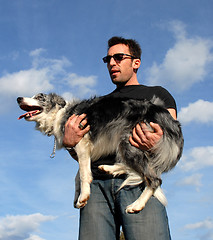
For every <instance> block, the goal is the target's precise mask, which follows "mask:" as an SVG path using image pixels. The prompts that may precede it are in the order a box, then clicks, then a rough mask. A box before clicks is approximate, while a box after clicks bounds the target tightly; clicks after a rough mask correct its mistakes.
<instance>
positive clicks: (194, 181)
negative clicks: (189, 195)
mask: <svg viewBox="0 0 213 240" xmlns="http://www.w3.org/2000/svg"><path fill="white" fill-rule="evenodd" d="M201 179H202V174H199V173H197V174H194V175H191V176H189V177H186V178H184V179H182V180H180V181H178V183H177V185H179V186H186V185H190V186H195V187H196V190H197V191H199V188H200V187H201V186H202V184H201Z"/></svg>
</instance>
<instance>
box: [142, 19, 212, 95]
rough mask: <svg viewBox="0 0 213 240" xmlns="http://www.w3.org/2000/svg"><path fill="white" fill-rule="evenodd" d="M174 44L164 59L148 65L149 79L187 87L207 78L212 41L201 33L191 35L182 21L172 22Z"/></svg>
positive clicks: (177, 87) (184, 88)
mask: <svg viewBox="0 0 213 240" xmlns="http://www.w3.org/2000/svg"><path fill="white" fill-rule="evenodd" d="M169 30H170V31H172V32H173V34H174V37H175V41H176V42H175V44H174V46H173V47H172V48H170V49H169V50H168V51H167V53H166V55H165V57H164V59H163V61H162V63H160V64H157V63H156V62H154V63H153V65H152V66H151V67H150V68H149V69H147V71H146V74H147V79H148V82H149V84H152V85H158V84H160V85H162V84H163V85H168V86H170V87H173V88H175V89H176V90H179V91H180V90H181V91H182V90H186V89H188V88H190V87H191V86H192V85H193V84H195V83H198V82H202V81H204V79H205V77H206V75H207V73H208V66H209V64H210V63H212V62H213V54H212V53H211V50H212V48H213V42H212V41H211V40H209V39H204V38H201V37H197V36H195V37H189V36H187V33H186V31H185V26H184V24H183V23H182V22H179V21H173V22H171V23H170V24H169Z"/></svg>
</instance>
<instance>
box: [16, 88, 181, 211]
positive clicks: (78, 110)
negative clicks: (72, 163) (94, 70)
mask: <svg viewBox="0 0 213 240" xmlns="http://www.w3.org/2000/svg"><path fill="white" fill-rule="evenodd" d="M17 102H18V104H19V107H20V108H21V109H22V110H24V111H26V113H24V114H23V115H21V116H20V117H19V119H22V118H25V120H27V121H35V122H36V129H37V130H39V131H41V132H42V133H44V134H45V135H48V136H52V135H54V136H55V140H56V146H57V149H61V148H63V147H64V146H63V136H64V126H65V123H66V121H67V120H68V118H69V117H70V116H71V115H72V114H76V115H80V114H82V113H85V114H86V118H87V122H88V124H89V125H90V131H89V132H88V133H87V134H85V135H84V137H83V138H82V139H81V141H80V142H79V143H78V144H77V145H76V146H75V148H74V149H75V151H76V153H77V156H78V162H79V175H80V194H79V196H78V199H77V203H76V207H77V208H82V207H84V206H85V205H86V204H87V201H88V199H89V196H90V184H91V182H92V173H91V162H94V161H97V160H98V159H99V158H100V157H102V156H107V155H109V154H114V153H116V163H115V164H114V165H101V166H99V169H101V170H103V171H105V172H107V173H109V174H112V175H113V176H117V175H121V174H126V175H127V177H126V180H125V181H124V183H123V184H122V186H121V187H120V189H121V188H122V187H124V186H125V185H131V184H132V185H137V184H139V183H141V182H145V186H146V187H145V189H144V190H143V192H142V194H141V195H140V197H139V198H138V199H137V200H136V201H135V202H134V203H132V204H130V205H129V206H127V208H126V212H127V213H134V212H138V211H140V210H142V209H143V208H144V207H145V205H146V203H147V201H148V200H149V199H150V197H151V196H152V195H154V196H156V197H157V198H158V199H159V200H160V201H161V202H162V203H163V204H164V205H165V204H166V198H165V196H164V194H163V193H162V191H161V188H160V186H161V183H162V180H161V174H162V173H164V172H168V171H169V170H171V169H172V168H174V167H175V165H176V164H177V162H178V161H179V159H180V157H181V155H182V151H183V144H184V139H183V134H182V130H181V124H180V122H179V121H177V120H175V119H174V118H173V117H172V116H171V115H170V113H169V112H168V111H167V110H166V109H165V108H164V106H163V104H162V101H161V100H160V99H159V98H156V97H154V98H153V99H152V100H151V101H147V100H134V99H127V98H113V97H110V96H105V97H94V98H90V99H85V100H73V101H72V102H67V101H65V100H64V99H63V98H62V97H61V96H59V95H57V94H55V93H50V94H43V93H39V94H37V95H35V96H33V97H32V98H26V97H18V98H17ZM142 122H143V123H146V125H147V127H149V129H150V131H152V130H153V129H152V128H151V126H150V125H149V123H150V122H154V123H157V124H159V126H160V127H161V129H162V130H163V136H162V138H161V140H160V141H159V142H158V143H157V144H156V146H155V147H154V148H153V149H152V151H142V150H140V149H138V148H136V147H134V146H132V145H131V144H130V142H129V137H130V135H131V134H132V130H133V128H134V127H135V126H136V124H137V123H142Z"/></svg>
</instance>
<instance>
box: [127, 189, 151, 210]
mask: <svg viewBox="0 0 213 240" xmlns="http://www.w3.org/2000/svg"><path fill="white" fill-rule="evenodd" d="M153 193H154V190H153V189H152V188H150V187H145V189H144V190H143V192H142V193H141V195H140V197H139V198H138V199H137V200H136V201H135V202H133V203H132V204H130V205H129V206H127V208H126V213H135V212H140V211H141V210H142V209H143V208H144V207H145V205H146V203H147V202H148V200H149V199H150V198H151V196H152V195H153Z"/></svg>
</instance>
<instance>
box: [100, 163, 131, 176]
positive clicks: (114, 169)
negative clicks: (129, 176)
mask: <svg viewBox="0 0 213 240" xmlns="http://www.w3.org/2000/svg"><path fill="white" fill-rule="evenodd" d="M98 168H99V169H100V170H101V171H104V172H106V173H108V174H111V175H113V177H116V176H117V175H121V174H124V173H126V171H125V170H124V169H123V167H121V165H116V164H115V165H99V166H98Z"/></svg>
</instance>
